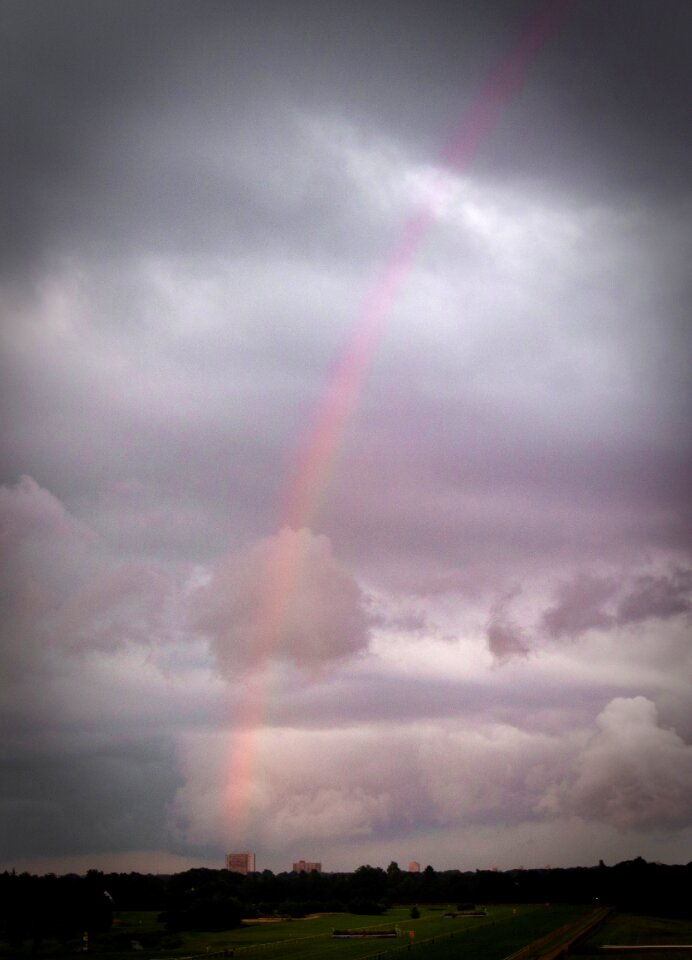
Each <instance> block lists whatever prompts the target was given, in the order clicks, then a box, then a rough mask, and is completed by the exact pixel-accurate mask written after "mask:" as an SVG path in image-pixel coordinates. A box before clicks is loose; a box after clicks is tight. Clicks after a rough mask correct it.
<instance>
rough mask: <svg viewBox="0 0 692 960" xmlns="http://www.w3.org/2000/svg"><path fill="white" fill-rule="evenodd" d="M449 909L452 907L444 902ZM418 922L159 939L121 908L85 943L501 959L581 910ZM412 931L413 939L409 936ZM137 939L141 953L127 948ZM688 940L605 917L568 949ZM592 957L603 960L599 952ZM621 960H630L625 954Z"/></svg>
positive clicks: (307, 925)
mask: <svg viewBox="0 0 692 960" xmlns="http://www.w3.org/2000/svg"><path fill="white" fill-rule="evenodd" d="M451 906H452V909H454V905H451ZM419 909H420V914H421V915H420V918H419V919H417V920H412V919H411V918H410V916H409V907H403V906H402V907H393V908H392V909H391V910H388V911H387V913H386V914H384V915H383V916H381V917H368V916H362V915H361V916H357V915H354V914H347V913H335V914H325V915H320V916H316V917H311V918H306V919H301V920H281V921H279V922H276V923H253V924H248V925H247V926H245V927H243V928H241V929H237V930H226V931H221V932H217V933H211V932H210V933H206V932H184V933H181V934H179V935H175V934H174V935H171V934H166V932H165V930H164V928H163V926H162V925H161V924H160V923H159V922H158V913H157V912H155V911H149V912H146V911H143V912H135V911H121V912H119V913H118V914H117V915H116V923H115V924H114V927H113V929H112V931H111V933H110V934H107V935H104V936H103V937H100V938H97V939H96V940H95V941H94V942H93V943H92V944H91V948H92V949H91V950H90V954H91V956H92V957H103V958H105V960H125V957H127V958H138V960H154V958H156V960H164V958H171V960H178V958H179V960H182V958H184V957H185V958H187V957H195V956H197V957H205V956H207V955H209V954H215V953H220V952H223V951H224V950H227V951H228V952H229V955H231V952H232V955H233V956H234V958H235V960H238V958H243V957H244V958H247V960H377V958H378V957H379V958H381V960H389V958H391V960H404V957H405V956H407V955H409V949H408V948H409V946H410V945H412V949H411V950H410V957H411V960H415V958H418V960H452V958H454V960H457V958H458V957H459V956H465V957H467V958H472V960H503V958H505V957H508V956H509V955H510V954H512V953H514V952H515V951H516V950H518V949H520V948H521V947H522V946H524V945H526V944H528V943H531V942H533V941H534V940H537V939H539V938H541V937H543V936H545V935H546V934H548V933H550V932H551V931H554V930H557V929H558V928H560V927H562V926H563V925H564V924H566V923H568V922H570V921H573V920H576V919H577V918H578V917H580V916H582V915H583V914H584V913H586V912H587V910H588V909H589V908H587V907H583V906H576V905H552V906H549V905H546V904H541V905H537V904H521V905H517V906H512V905H496V906H490V907H489V908H488V914H487V916H486V917H460V918H457V919H454V920H443V919H442V915H443V913H444V911H445V909H447V907H446V905H439V904H438V905H436V906H435V907H434V908H433V907H430V906H420V907H419ZM395 925H396V926H398V927H399V928H400V930H401V932H402V936H400V937H398V938H397V939H396V940H332V939H331V936H330V934H331V931H332V929H333V928H334V927H337V928H339V929H343V928H345V927H347V928H358V927H370V928H375V929H378V928H385V927H392V926H395ZM409 931H413V933H414V936H413V938H412V939H411V938H409ZM132 941H138V942H139V943H140V944H141V946H142V948H143V949H141V950H133V948H132V946H131V942H132ZM670 942H673V943H675V942H677V943H681V942H684V943H692V921H682V920H670V921H668V920H660V919H656V918H650V917H649V918H647V917H636V916H630V915H625V914H618V915H613V916H612V917H610V918H609V919H608V920H607V921H606V923H605V924H604V925H603V926H602V927H601V928H600V929H599V930H598V931H596V933H595V934H593V935H592V936H591V937H589V938H588V939H587V940H585V941H584V942H583V944H579V945H578V946H577V947H576V948H575V949H574V950H573V951H572V952H573V954H574V955H575V956H576V955H579V957H580V960H589V958H591V957H596V956H597V955H598V953H597V950H598V946H599V945H600V944H602V943H670ZM80 947H81V942H77V941H73V942H72V943H70V944H69V945H67V949H66V948H64V947H60V946H59V945H58V944H57V943H45V944H44V945H43V946H42V947H41V950H40V953H39V956H40V957H46V958H48V957H55V958H57V957H60V956H65V955H66V954H68V953H70V954H75V953H77V952H80ZM30 949H31V944H30V943H29V942H26V943H25V944H24V948H23V951H22V952H21V953H17V952H16V951H15V952H14V953H13V952H12V951H8V950H4V951H3V950H2V949H1V948H0V956H2V957H10V956H22V955H23V956H29V954H30ZM682 956H683V955H682V954H679V953H678V954H675V955H674V957H673V956H672V955H670V954H668V955H665V956H664V955H663V954H660V955H659V954H655V953H647V954H646V960H682ZM599 960H603V954H601V955H600V958H599ZM628 960H638V958H636V957H635V956H633V955H631V954H630V955H629V956H628Z"/></svg>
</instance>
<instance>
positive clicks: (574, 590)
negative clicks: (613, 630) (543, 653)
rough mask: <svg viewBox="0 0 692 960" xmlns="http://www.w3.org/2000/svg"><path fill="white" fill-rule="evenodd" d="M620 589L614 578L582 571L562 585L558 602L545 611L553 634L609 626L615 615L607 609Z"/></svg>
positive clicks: (560, 634) (557, 635) (544, 622)
mask: <svg viewBox="0 0 692 960" xmlns="http://www.w3.org/2000/svg"><path fill="white" fill-rule="evenodd" d="M616 590H617V583H616V582H615V581H614V580H611V579H604V578H601V577H595V576H590V575H589V574H580V575H579V576H578V577H576V578H575V579H574V580H572V581H571V582H570V583H563V584H561V586H560V587H559V588H558V596H557V604H556V605H555V606H554V607H551V608H550V609H549V610H546V611H545V613H544V614H543V626H544V627H545V629H546V630H547V631H548V633H549V634H550V635H551V636H552V637H562V636H568V637H575V636H577V635H578V634H580V633H583V632H584V631H585V630H592V629H605V628H607V627H609V626H611V624H612V623H613V620H614V618H613V616H612V614H610V613H607V612H605V611H604V610H603V604H604V602H606V601H608V600H610V599H611V598H612V596H613V594H614V593H615V591H616Z"/></svg>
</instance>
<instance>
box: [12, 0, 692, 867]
mask: <svg viewBox="0 0 692 960" xmlns="http://www.w3.org/2000/svg"><path fill="white" fill-rule="evenodd" d="M0 23H1V25H2V26H1V29H0V48H1V49H0V64H1V66H0V71H1V73H2V77H1V79H2V82H1V83H0V98H1V99H2V111H1V113H2V117H3V119H2V124H3V132H2V136H1V137H0V165H1V171H2V176H0V203H1V205H2V212H1V217H0V219H1V222H2V224H3V230H2V231H1V232H0V305H1V306H0V309H1V311H2V325H1V329H0V337H1V338H2V346H1V350H0V364H1V369H0V385H1V386H0V390H1V391H2V400H1V403H2V421H1V430H2V434H1V441H0V453H1V474H2V475H1V477H0V482H1V487H0V513H1V514H2V521H1V525H0V532H1V536H2V558H1V561H0V578H1V580H2V590H1V591H0V596H1V598H2V599H1V603H2V607H3V611H2V618H1V621H0V622H1V623H2V626H1V628H0V629H1V642H2V671H1V677H2V679H1V681H0V685H1V691H2V703H1V708H0V709H1V716H2V724H1V728H2V731H3V733H2V741H1V742H2V747H1V751H0V758H1V764H2V777H1V778H0V813H1V815H0V823H2V833H1V835H0V869H12V868H16V869H18V870H23V869H27V870H32V871H35V872H47V871H54V872H58V873H63V872H68V871H76V872H82V871H84V870H86V869H89V868H92V867H93V868H98V869H104V870H123V871H130V870H137V871H142V872H147V871H152V872H171V871H177V870H182V869H186V868H187V867H190V866H195V865H205V866H211V867H221V866H223V863H224V859H223V858H224V854H225V853H226V852H228V851H240V850H252V851H255V852H256V854H257V866H258V869H265V868H268V869H271V870H275V871H280V870H286V869H290V866H291V864H292V863H293V862H294V861H295V860H298V859H301V858H303V859H307V860H316V861H321V862H322V865H323V868H324V869H325V870H353V869H355V868H356V867H357V866H358V865H360V864H363V863H370V864H373V865H381V866H386V865H387V864H388V863H389V862H390V861H391V860H395V861H397V862H399V863H400V865H402V866H403V865H406V864H407V863H408V862H409V861H410V860H417V861H419V862H420V863H421V864H422V865H426V864H431V865H432V866H434V867H435V868H436V869H440V870H442V869H450V868H458V869H462V870H475V869H485V868H489V867H492V866H498V867H499V868H500V869H511V868H515V867H518V866H525V867H539V866H544V865H545V864H551V865H552V866H574V865H594V864H596V863H598V861H599V860H600V859H602V860H604V861H605V862H606V863H615V862H619V861H621V860H625V859H631V858H633V857H636V856H643V857H644V858H645V859H647V860H661V861H663V862H667V863H686V862H688V861H690V860H692V800H691V798H692V710H691V709H690V704H692V696H691V694H692V689H691V686H692V653H691V648H690V615H691V611H692V564H691V562H690V537H689V531H690V500H689V490H690V489H691V483H690V479H691V478H690V473H691V471H690V439H691V437H690V416H691V414H692V410H691V409H690V406H691V404H690V390H689V369H690V326H689V323H688V319H689V317H688V311H689V303H690V295H691V293H692V290H691V283H690V273H689V263H690V259H691V253H692V251H691V249H690V248H691V246H692V233H691V231H690V226H689V225H690V215H691V214H692V187H691V186H690V178H689V158H690V147H691V145H692V143H691V141H692V124H691V122H690V114H689V104H690V103H691V102H692V72H690V69H689V49H690V41H691V40H692V6H690V4H689V2H688V0H658V2H653V0H608V2H607V3H605V2H603V0H574V2H572V3H566V2H563V0H552V2H549V3H547V4H546V3H535V2H533V0H464V2H458V0H456V2H451V0H425V2H418V0H415V2H414V0H396V2H394V0H374V2H373V0H368V2H364V0H351V2H349V3H343V2H338V3H337V2H333V0H319V2H317V0H287V2H281V3H279V2H276V3H275V2H273V0H258V2H250V0H227V2H219V0H196V2H194V3H193V2H179V0H171V2H165V3H164V2H159V0H139V2H137V3H134V2H127V0H124V2H117V3H116V2H109V0H84V2H79V0H62V2H61V3H59V4H56V3H53V2H50V0H46V2H42V0H2V3H1V4H0Z"/></svg>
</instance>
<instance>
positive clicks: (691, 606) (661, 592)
mask: <svg viewBox="0 0 692 960" xmlns="http://www.w3.org/2000/svg"><path fill="white" fill-rule="evenodd" d="M691 590H692V571H690V570H687V569H678V570H675V571H674V572H673V573H671V574H670V575H669V576H660V577H656V576H653V575H651V574H646V575H643V576H640V577H637V578H636V579H635V580H634V583H633V584H632V587H631V589H630V591H629V592H628V593H627V594H626V596H624V597H623V598H622V600H621V601H620V603H619V605H618V608H617V612H616V615H615V616H616V619H617V622H618V623H621V624H626V623H640V622H641V621H642V620H647V619H649V618H650V617H655V618H657V619H660V620H667V619H669V618H670V617H675V616H679V615H680V614H684V613H690V610H692V599H691V598H690V591H691Z"/></svg>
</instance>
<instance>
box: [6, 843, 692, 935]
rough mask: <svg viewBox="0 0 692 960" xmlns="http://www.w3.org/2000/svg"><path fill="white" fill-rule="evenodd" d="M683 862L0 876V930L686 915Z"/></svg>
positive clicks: (689, 874) (689, 880) (690, 877)
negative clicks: (141, 914) (559, 912)
mask: <svg viewBox="0 0 692 960" xmlns="http://www.w3.org/2000/svg"><path fill="white" fill-rule="evenodd" d="M690 889H692V863H689V864H687V865H677V866H671V865H666V864H659V863H647V862H646V861H645V860H643V859H642V858H641V857H637V858H636V859H635V860H628V861H623V862H622V863H618V864H616V865H614V866H611V867H608V866H606V865H605V864H604V863H603V862H602V861H601V862H600V863H599V865H598V866H595V867H573V868H567V869H561V868H553V869H550V868H544V869H540V870H523V869H516V870H506V871H496V870H475V871H461V870H442V871H436V870H434V869H433V868H432V867H431V866H428V867H426V868H425V870H423V871H421V872H420V873H409V872H407V871H404V870H401V869H400V868H399V866H398V864H397V863H395V862H392V863H390V864H389V866H388V867H387V869H386V870H384V869H382V868H381V867H373V866H370V865H369V864H366V865H363V866H360V867H358V869H357V870H355V871H354V872H352V873H316V872H313V873H278V874H275V873H272V871H271V870H264V871H262V872H258V873H253V874H249V875H248V876H243V875H241V874H237V873H231V872H229V871H228V870H212V869H203V868H198V869H193V870H186V871H184V872H182V873H177V874H172V875H170V876H163V875H153V874H139V873H102V872H100V871H97V870H90V871H89V872H88V873H87V874H86V875H85V876H77V875H74V874H69V875H66V876H55V875H53V874H48V875H45V876H34V875H32V874H28V873H21V874H17V873H15V872H14V871H12V872H5V873H3V874H0V937H2V939H3V940H5V941H6V942H8V943H10V945H13V944H14V945H17V944H20V943H22V942H23V941H25V940H26V939H29V938H30V939H32V940H33V942H34V944H40V943H41V942H42V940H43V939H46V938H51V939H57V940H58V941H62V942H67V941H68V940H70V939H73V938H74V937H75V936H79V935H82V934H83V932H85V931H86V932H87V933H88V934H89V935H91V936H94V935H97V934H99V933H101V932H103V931H106V930H108V929H110V926H111V923H112V919H113V915H114V911H118V910H156V911H159V913H160V917H161V920H162V921H163V922H164V923H165V925H166V928H167V929H168V930H169V931H170V932H172V933H174V932H176V931H181V930H224V929H231V928H233V927H235V926H239V925H240V924H241V923H242V920H243V918H248V919H249V918H253V917H259V916H287V917H301V916H305V915H306V914H309V913H318V912H340V911H348V912H350V913H356V914H372V915H376V914H380V913H383V912H384V911H385V910H386V909H387V908H388V907H390V906H391V905H392V904H394V903H398V904H412V905H413V904H420V903H453V904H458V905H459V906H462V905H463V906H464V907H466V908H468V907H470V906H472V905H478V904H484V903H536V902H551V903H558V902H564V903H568V902H569V903H585V904H587V903H603V904H612V905H614V906H617V907H619V908H620V909H625V910H628V911H635V912H636V911H638V912H641V913H647V914H660V915H663V916H690V910H691V908H690V903H689V890H690Z"/></svg>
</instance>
